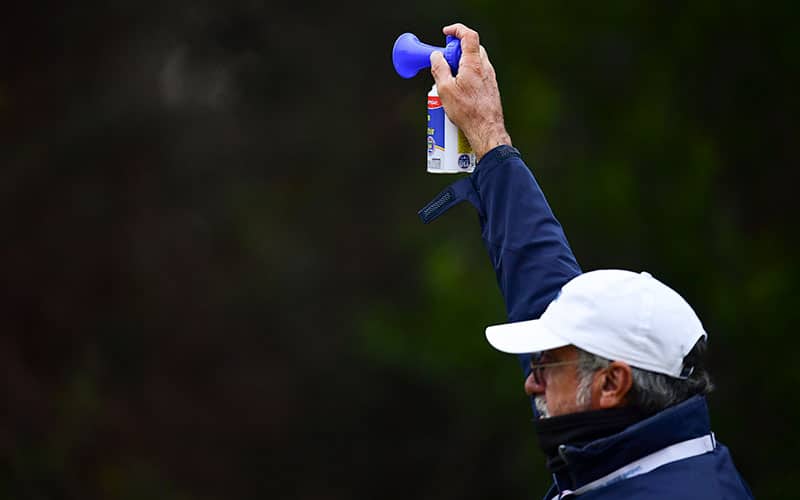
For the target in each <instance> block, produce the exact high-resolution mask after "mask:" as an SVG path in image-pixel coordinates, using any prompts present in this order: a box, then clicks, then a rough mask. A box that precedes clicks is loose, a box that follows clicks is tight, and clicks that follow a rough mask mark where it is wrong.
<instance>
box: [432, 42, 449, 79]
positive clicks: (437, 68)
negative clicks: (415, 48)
mask: <svg viewBox="0 0 800 500" xmlns="http://www.w3.org/2000/svg"><path fill="white" fill-rule="evenodd" d="M431 75H433V80H434V81H435V82H436V86H437V87H441V86H442V84H444V83H446V82H449V81H450V80H452V79H453V73H452V72H451V71H450V65H449V64H447V61H445V59H444V55H442V53H441V52H440V51H438V50H435V51H433V52H431Z"/></svg>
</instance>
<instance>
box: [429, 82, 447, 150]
mask: <svg viewBox="0 0 800 500" xmlns="http://www.w3.org/2000/svg"><path fill="white" fill-rule="evenodd" d="M444 148H445V143H444V107H442V100H441V99H439V97H438V96H428V155H430V154H432V153H433V152H434V150H436V149H438V150H439V151H444Z"/></svg>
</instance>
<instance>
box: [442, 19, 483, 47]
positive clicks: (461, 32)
mask: <svg viewBox="0 0 800 500" xmlns="http://www.w3.org/2000/svg"><path fill="white" fill-rule="evenodd" d="M442 31H443V32H444V34H445V35H453V36H455V37H456V38H458V39H460V40H461V52H462V53H463V54H478V53H479V52H480V46H481V41H480V37H479V36H478V32H477V31H475V30H473V29H470V28H467V27H466V26H464V25H463V24H461V23H456V24H451V25H449V26H445V27H444V29H443V30H442Z"/></svg>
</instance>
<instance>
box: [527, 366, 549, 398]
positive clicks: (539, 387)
mask: <svg viewBox="0 0 800 500" xmlns="http://www.w3.org/2000/svg"><path fill="white" fill-rule="evenodd" d="M542 379H544V377H542ZM544 388H545V383H544V380H542V382H541V383H540V382H537V381H536V377H534V376H533V372H531V373H529V374H528V378H526V379H525V394H527V395H528V396H537V395H539V394H544Z"/></svg>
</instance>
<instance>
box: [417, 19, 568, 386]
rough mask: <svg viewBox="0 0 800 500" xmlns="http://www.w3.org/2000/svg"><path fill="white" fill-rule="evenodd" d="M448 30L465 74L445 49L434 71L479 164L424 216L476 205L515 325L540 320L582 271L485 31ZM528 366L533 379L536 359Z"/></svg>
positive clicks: (449, 111)
mask: <svg viewBox="0 0 800 500" xmlns="http://www.w3.org/2000/svg"><path fill="white" fill-rule="evenodd" d="M444 33H445V34H447V35H455V36H456V37H458V38H460V39H461V50H462V56H461V62H460V64H459V69H458V74H457V75H456V76H455V77H454V76H452V74H451V72H450V68H449V66H448V65H447V62H445V60H444V57H443V56H442V54H441V53H439V52H434V53H433V54H432V55H431V73H432V74H433V77H434V79H435V80H436V86H437V88H438V91H439V97H440V98H441V100H442V104H443V105H444V108H445V112H446V113H447V115H448V116H449V117H450V119H451V120H452V121H453V123H455V124H456V125H457V126H458V127H459V128H460V129H461V130H462V131H463V132H464V134H465V135H466V136H467V139H468V140H469V141H470V144H471V145H472V147H473V149H474V150H475V153H476V156H477V158H478V166H477V167H476V169H475V172H474V173H473V174H472V175H470V176H469V177H466V178H463V179H461V180H459V181H457V182H455V183H454V184H452V185H451V186H450V187H448V188H447V189H446V190H444V191H443V192H442V193H440V194H439V195H438V196H437V197H436V198H435V199H434V200H433V201H431V203H429V204H428V205H427V206H426V207H425V208H423V209H422V210H421V211H420V217H421V218H422V219H423V221H424V222H426V223H427V222H430V221H432V220H433V219H435V218H436V217H438V216H439V215H441V214H442V213H444V212H445V211H446V210H447V209H449V208H450V207H452V206H453V205H455V204H457V203H459V202H461V201H464V200H466V201H469V202H470V203H472V205H474V206H475V208H476V209H477V210H478V214H479V217H480V223H481V236H482V238H483V242H484V244H485V245H486V249H487V250H488V252H489V258H490V259H491V262H492V265H493V266H494V269H495V273H496V275H497V282H498V285H499V286H500V290H501V292H502V294H503V298H504V300H505V304H506V311H507V313H508V320H509V321H522V320H527V319H534V318H538V317H539V316H540V315H541V314H542V312H544V310H545V308H546V307H547V305H548V304H549V303H550V302H551V301H552V300H553V299H554V298H555V297H556V295H557V294H558V291H559V290H560V289H561V287H562V286H563V285H564V284H565V283H566V282H568V281H569V280H571V279H572V278H573V277H575V276H577V275H578V274H580V272H581V270H580V267H579V266H578V263H577V261H576V260H575V256H574V255H573V254H572V250H571V249H570V247H569V243H568V242H567V238H566V236H565V235H564V231H563V229H562V228H561V225H560V224H559V223H558V221H557V220H556V218H555V216H554V215H553V212H552V210H551V209H550V206H549V205H548V203H547V200H546V199H545V197H544V193H542V190H541V188H540V187H539V185H538V183H537V182H536V179H534V177H533V174H532V173H531V171H530V170H529V169H528V167H527V165H525V163H524V162H523V161H522V158H521V156H520V154H519V152H518V151H517V150H516V149H514V148H513V147H512V146H511V137H510V136H509V134H508V132H507V131H506V129H505V123H504V120H503V109H502V105H501V103H500V92H499V90H498V87H497V80H496V78H495V73H494V68H493V67H492V65H491V63H490V62H489V58H488V56H487V54H486V51H485V50H484V48H483V47H482V46H481V45H480V41H479V38H478V33H476V32H475V31H473V30H471V29H469V28H467V27H466V26H464V25H462V24H454V25H451V26H447V27H445V28H444ZM520 362H521V363H522V366H523V370H525V371H526V375H527V369H529V368H528V366H529V358H528V357H525V356H523V357H522V358H521V359H520Z"/></svg>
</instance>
